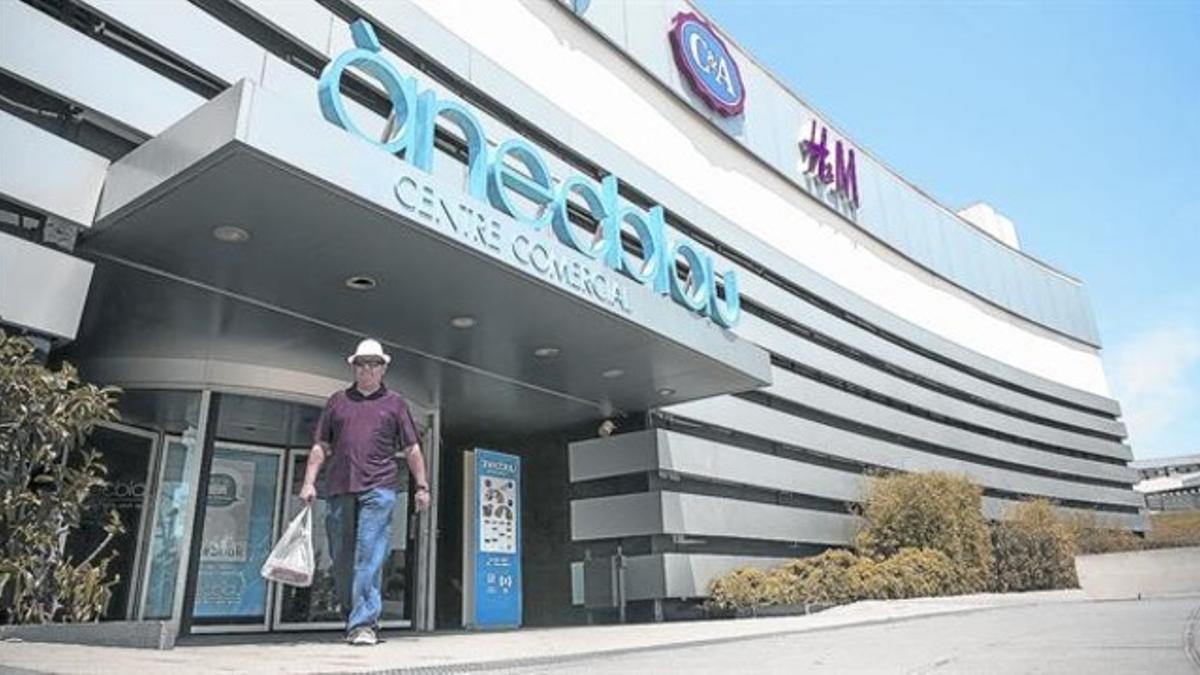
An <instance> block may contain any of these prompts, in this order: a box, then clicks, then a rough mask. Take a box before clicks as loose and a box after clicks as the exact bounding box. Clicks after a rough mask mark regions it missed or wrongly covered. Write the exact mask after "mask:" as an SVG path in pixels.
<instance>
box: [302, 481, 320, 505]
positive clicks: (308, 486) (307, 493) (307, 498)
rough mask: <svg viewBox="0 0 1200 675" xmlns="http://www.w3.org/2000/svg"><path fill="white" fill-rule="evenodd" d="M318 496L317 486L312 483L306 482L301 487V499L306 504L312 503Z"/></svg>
mask: <svg viewBox="0 0 1200 675" xmlns="http://www.w3.org/2000/svg"><path fill="white" fill-rule="evenodd" d="M316 498H317V488H316V486H314V485H313V484H312V483H305V484H304V485H303V486H302V487H301V488H300V500H301V501H303V502H304V503H305V504H312V503H313V500H314V499H316Z"/></svg>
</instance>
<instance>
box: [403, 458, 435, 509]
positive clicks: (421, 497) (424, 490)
mask: <svg viewBox="0 0 1200 675" xmlns="http://www.w3.org/2000/svg"><path fill="white" fill-rule="evenodd" d="M404 459H405V460H406V461H407V462H408V470H409V471H410V472H412V476H413V480H415V481H416V483H417V494H416V503H417V510H418V511H424V510H425V509H427V508H429V502H430V496H429V479H428V477H427V476H426V475H425V457H424V456H423V455H422V454H421V444H420V443H413V444H412V445H410V446H408V447H407V448H405V449H404Z"/></svg>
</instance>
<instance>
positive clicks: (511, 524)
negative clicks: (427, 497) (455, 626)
mask: <svg viewBox="0 0 1200 675" xmlns="http://www.w3.org/2000/svg"><path fill="white" fill-rule="evenodd" d="M464 459H465V461H464V462H463V466H464V468H465V469H466V470H465V471H464V474H465V475H464V486H463V487H464V490H463V494H464V501H465V506H466V508H464V509H463V513H464V515H465V521H466V522H464V523H463V525H464V527H463V533H464V540H465V541H464V542H463V544H464V545H463V578H464V583H463V587H464V591H465V592H464V593H463V625H464V626H466V627H467V628H478V629H488V628H516V627H518V626H520V625H521V459H520V458H519V457H515V456H513V455H508V454H505V453H502V452H496V451H494V450H483V449H476V450H474V451H473V452H471V451H469V452H467V453H465V458H464Z"/></svg>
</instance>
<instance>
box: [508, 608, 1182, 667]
mask: <svg viewBox="0 0 1200 675" xmlns="http://www.w3.org/2000/svg"><path fill="white" fill-rule="evenodd" d="M1198 624H1200V597H1197V596H1188V597H1180V598H1159V599H1149V600H1140V601H1107V602H1080V603H1070V604H1048V605H1039V606H1032V607H1013V608H997V609H988V610H983V611H978V612H973V613H969V614H958V615H952V616H933V617H925V618H916V619H909V620H902V621H895V622H892V623H886V624H877V625H861V626H849V627H845V628H836V629H831V630H823V631H818V632H811V633H799V634H794V635H787V636H777V637H769V638H756V639H745V640H738V641H735V642H724V643H720V644H711V645H703V646H695V647H679V648H664V649H652V650H646V651H641V652H636V653H628V654H624V655H618V656H612V657H598V658H594V659H583V660H570V661H562V662H557V663H547V664H541V665H538V666H533V667H525V668H517V669H507V670H499V671H491V672H501V673H508V674H511V675H533V674H535V673H538V674H540V673H555V674H558V673H587V674H588V675H602V674H606V673H612V674H613V675H617V674H621V675H625V674H628V673H665V672H671V673H686V674H687V675H696V674H700V673H721V674H722V675H729V674H730V673H939V674H940V673H972V674H978V673H1022V674H1024V673H1089V674H1091V673H1104V674H1106V675H1107V674H1119V673H1139V674H1143V673H1153V674H1154V675H1174V674H1175V673H1179V674H1183V673H1191V674H1195V673H1200V655H1197V653H1196V650H1197V648H1200V636H1198V635H1197V634H1198V633H1200V625H1198ZM1189 643H1190V644H1191V647H1190V648H1189V647H1188V644H1189Z"/></svg>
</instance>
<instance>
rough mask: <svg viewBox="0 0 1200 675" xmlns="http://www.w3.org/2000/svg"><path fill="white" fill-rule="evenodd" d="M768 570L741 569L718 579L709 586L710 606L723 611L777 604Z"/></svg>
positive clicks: (755, 568)
mask: <svg viewBox="0 0 1200 675" xmlns="http://www.w3.org/2000/svg"><path fill="white" fill-rule="evenodd" d="M767 576H768V573H767V571H766V570H762V569H759V568H757V567H741V568H738V569H736V570H733V571H732V572H729V573H728V574H725V575H723V576H720V577H717V578H716V579H714V580H713V581H712V583H711V584H710V585H709V598H708V602H709V604H711V605H713V606H714V607H720V608H721V609H730V608H744V607H758V606H760V605H767V604H775V603H774V602H772V599H771V598H770V597H768V596H769V595H770V592H769V591H770V588H771V586H770V584H768V580H767Z"/></svg>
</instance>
